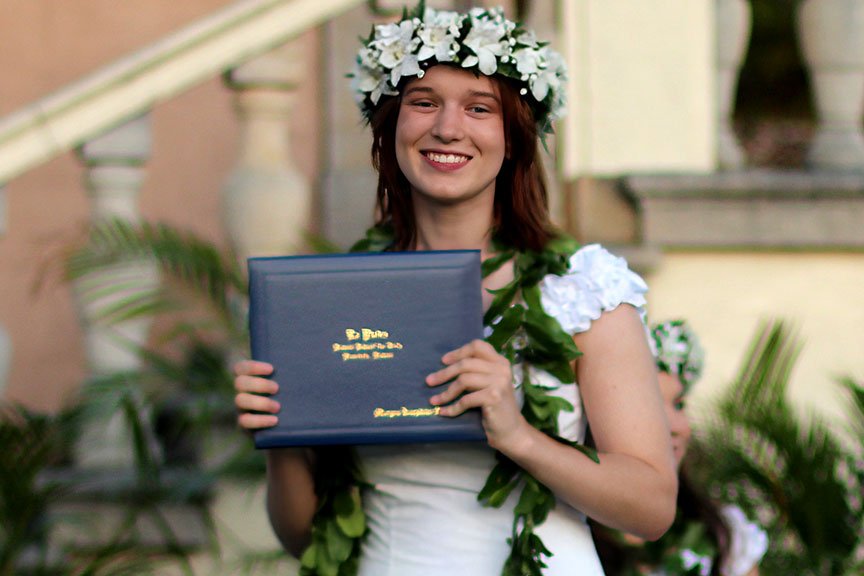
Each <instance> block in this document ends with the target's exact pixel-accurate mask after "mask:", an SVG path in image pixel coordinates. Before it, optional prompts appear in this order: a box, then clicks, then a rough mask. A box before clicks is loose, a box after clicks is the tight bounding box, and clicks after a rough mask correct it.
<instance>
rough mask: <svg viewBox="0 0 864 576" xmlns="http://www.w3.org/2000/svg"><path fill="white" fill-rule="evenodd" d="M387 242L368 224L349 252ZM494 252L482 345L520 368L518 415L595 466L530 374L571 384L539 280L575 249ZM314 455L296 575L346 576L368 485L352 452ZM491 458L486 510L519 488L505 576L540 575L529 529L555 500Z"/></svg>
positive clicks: (561, 337)
mask: <svg viewBox="0 0 864 576" xmlns="http://www.w3.org/2000/svg"><path fill="white" fill-rule="evenodd" d="M392 242H393V235H392V231H391V230H389V229H388V228H386V227H373V228H371V229H370V230H369V231H367V233H366V236H365V238H363V239H362V240H360V241H359V242H358V243H357V244H355V245H354V246H353V247H352V249H351V250H352V252H378V251H384V250H387V249H388V248H389V247H390V246H391V245H392ZM494 248H495V252H496V256H494V257H492V258H488V259H487V260H486V261H485V262H483V276H484V277H486V276H488V275H489V274H491V273H493V272H494V271H496V270H498V269H499V268H501V266H503V265H504V264H505V263H507V262H509V261H511V260H512V261H513V272H514V274H513V280H512V281H511V282H510V283H509V284H507V285H506V286H504V287H503V288H500V289H498V290H495V291H493V292H492V293H493V294H494V296H495V297H494V299H493V301H492V304H491V306H490V307H489V309H488V310H487V312H486V314H485V316H484V319H483V320H484V323H485V324H486V326H489V327H491V329H492V333H491V334H490V335H489V337H488V338H487V341H488V342H489V343H490V344H492V346H493V347H494V348H495V350H497V351H498V352H499V353H500V354H502V355H504V356H505V357H506V358H507V359H508V360H510V363H511V365H513V366H514V369H519V370H521V371H522V392H523V395H524V402H523V405H522V415H523V416H524V417H525V419H526V420H527V421H528V423H530V424H531V425H532V426H534V427H535V428H537V429H538V430H540V431H541V432H543V433H545V434H548V435H549V436H550V437H552V438H554V439H556V440H557V441H559V442H562V443H564V444H567V445H569V446H573V447H574V448H576V449H578V450H580V451H581V452H583V453H584V454H586V455H587V456H589V457H590V458H591V459H592V460H594V461H595V462H599V459H598V457H597V453H596V452H595V451H593V450H591V449H590V448H588V447H586V446H583V445H580V444H578V443H576V442H571V441H569V440H566V439H564V438H561V437H560V436H559V435H558V415H559V414H560V413H561V412H562V411H567V412H571V411H573V405H572V404H570V403H569V402H568V401H566V400H564V399H563V398H559V397H557V396H551V395H549V394H548V393H547V392H548V389H547V388H545V387H543V386H538V385H536V384H534V383H533V382H531V378H530V373H529V370H528V366H534V367H535V368H538V369H542V370H545V371H547V372H549V373H550V374H552V375H553V376H555V377H556V378H557V379H558V380H559V381H560V382H561V383H562V384H574V383H575V376H574V374H573V369H572V366H571V364H572V362H573V360H575V359H576V357H577V356H579V354H580V352H579V350H578V349H577V348H576V345H575V344H574V342H573V339H572V337H571V336H570V335H569V334H567V333H566V332H565V331H564V330H563V329H562V328H561V325H560V324H559V323H558V322H557V321H556V320H555V319H554V318H552V317H551V316H549V315H548V314H547V313H546V312H545V311H544V310H543V307H542V305H541V303H540V287H539V283H540V281H541V280H542V279H543V278H544V277H545V276H546V275H548V274H556V275H559V276H560V275H563V274H565V273H567V271H568V262H569V258H570V255H572V254H573V252H575V250H576V249H577V248H578V244H577V243H576V241H575V240H573V239H572V238H569V237H567V236H558V237H556V238H554V239H553V240H551V241H550V242H549V243H548V244H547V245H546V247H545V249H544V250H543V251H542V252H534V251H526V252H518V251H516V250H513V249H510V248H508V247H506V246H503V245H501V244H500V243H498V242H495V243H494ZM316 452H317V456H318V457H317V467H316V493H317V495H318V498H319V501H318V510H317V512H316V514H315V518H314V520H313V525H312V541H311V543H310V545H309V547H308V548H307V549H306V551H305V552H304V553H303V556H302V557H301V560H300V565H301V569H300V574H301V576H351V575H354V574H356V572H357V560H358V556H359V552H360V544H361V542H362V539H363V536H364V535H365V533H366V524H365V515H364V513H363V509H362V502H361V500H360V487H363V486H368V484H366V483H365V482H364V481H363V478H362V475H361V474H360V471H359V466H358V464H357V457H356V454H355V453H354V450H353V449H351V448H349V447H334V448H329V449H326V450H325V449H317V450H316ZM496 458H497V464H496V465H495V467H494V468H493V469H492V472H491V473H490V474H489V477H488V478H487V480H486V484H485V486H483V489H482V490H481V491H480V493H479V494H478V495H477V499H478V500H479V501H480V502H482V503H483V504H484V505H485V506H493V507H500V506H502V505H503V504H504V502H506V501H507V499H508V497H509V496H510V494H511V493H513V491H514V490H515V489H516V488H517V487H519V486H521V494H520V496H519V500H518V502H517V504H516V507H515V509H514V518H513V530H512V536H511V537H510V538H508V543H509V544H510V556H509V557H508V558H507V561H506V562H505V564H504V567H503V570H502V576H526V575H530V576H535V575H536V576H540V575H541V574H542V568H545V567H546V564H545V562H544V561H543V559H544V556H545V557H549V556H551V555H552V552H550V551H549V550H548V549H547V548H546V547H545V546H544V545H543V542H542V541H541V539H540V537H539V536H538V535H537V534H536V533H535V532H534V529H535V528H536V527H537V526H539V525H540V524H542V523H543V522H544V521H545V520H546V517H547V516H548V515H549V512H550V511H551V510H552V509H553V508H554V507H555V495H554V494H553V493H552V491H551V490H549V488H547V487H546V486H544V485H543V484H541V483H540V482H538V481H537V480H536V479H535V478H533V477H532V476H531V475H530V474H528V473H527V472H525V471H524V470H522V469H521V468H520V467H519V466H518V465H517V464H516V463H515V462H513V461H512V460H510V459H509V458H507V457H506V456H504V455H503V454H501V453H500V452H499V453H496Z"/></svg>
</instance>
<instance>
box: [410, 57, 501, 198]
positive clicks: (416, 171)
mask: <svg viewBox="0 0 864 576" xmlns="http://www.w3.org/2000/svg"><path fill="white" fill-rule="evenodd" d="M505 154H506V143H505V142H504V116H503V111H502V107H501V98H500V92H499V88H498V85H497V84H496V83H495V82H494V81H492V80H491V79H490V78H489V77H487V76H483V75H480V76H479V77H477V76H474V74H472V73H471V72H468V71H465V70H460V69H458V68H453V67H451V66H433V67H432V68H430V69H429V70H427V71H426V74H425V75H424V76H423V78H417V79H415V80H412V81H411V82H410V83H409V84H407V85H406V87H405V89H404V92H403V94H402V102H401V105H400V108H399V119H398V121H397V124H396V159H397V160H398V162H399V168H400V169H401V170H402V173H403V174H404V175H405V177H406V178H407V179H408V182H409V183H410V184H411V190H412V194H413V197H414V205H415V207H421V206H423V205H424V204H434V205H455V204H459V203H463V202H470V201H472V200H477V199H484V200H488V202H489V205H491V202H492V200H493V199H494V195H495V178H496V177H497V176H498V172H499V171H500V169H501V165H502V163H503V162H504V157H505Z"/></svg>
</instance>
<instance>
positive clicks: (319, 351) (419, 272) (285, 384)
mask: <svg viewBox="0 0 864 576" xmlns="http://www.w3.org/2000/svg"><path fill="white" fill-rule="evenodd" d="M248 265H249V329H250V340H251V348H252V358H254V359H256V360H262V361H265V362H269V363H271V364H273V366H274V372H273V375H272V378H273V379H274V380H276V381H277V382H278V383H279V391H278V392H277V393H276V394H275V396H274V398H275V399H276V400H277V401H278V402H279V403H280V405H281V411H280V412H279V414H278V416H279V423H278V424H277V425H276V426H275V427H273V428H267V429H263V430H259V431H256V432H255V434H254V436H255V446H256V447H257V448H274V447H279V446H309V445H320V444H386V443H406V442H440V441H461V440H482V439H484V438H485V434H484V432H483V429H482V426H481V424H480V414H479V411H477V410H469V411H468V412H466V413H464V414H462V415H460V416H458V417H455V418H449V417H444V416H440V415H438V413H437V412H438V410H437V408H436V407H435V406H432V405H431V404H430V403H429V398H430V397H432V396H433V395H435V394H437V393H440V392H441V391H443V390H444V389H445V387H446V386H447V385H446V384H443V385H441V386H437V387H435V388H430V387H429V386H427V385H426V382H425V378H426V376H427V375H428V374H430V373H432V372H434V371H436V370H439V369H440V368H442V367H443V364H442V363H441V357H442V356H443V355H444V354H445V353H446V352H448V351H450V350H454V349H456V348H458V347H460V346H462V345H464V344H466V343H468V342H469V341H471V340H473V339H475V338H482V337H483V310H482V308H483V306H482V301H481V287H480V283H481V271H480V252H479V251H477V250H452V251H430V252H382V253H356V254H354V253H352V254H326V255H315V256H281V257H273V258H250V259H249V260H248Z"/></svg>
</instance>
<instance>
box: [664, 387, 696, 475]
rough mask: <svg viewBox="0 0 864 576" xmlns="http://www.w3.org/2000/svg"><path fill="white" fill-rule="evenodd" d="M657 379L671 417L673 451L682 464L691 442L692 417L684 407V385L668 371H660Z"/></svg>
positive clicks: (677, 463) (667, 413)
mask: <svg viewBox="0 0 864 576" xmlns="http://www.w3.org/2000/svg"><path fill="white" fill-rule="evenodd" d="M657 379H658V380H659V381H660V393H661V394H662V395H663V406H664V408H665V409H666V417H667V418H668V419H669V428H670V430H671V432H672V451H673V452H674V454H675V463H676V465H678V466H680V465H681V460H683V459H684V455H685V454H686V453H687V445H688V444H689V443H690V419H689V418H688V417H687V411H686V410H685V408H684V387H683V386H682V385H681V381H680V380H679V379H678V377H677V376H673V375H672V374H669V373H668V372H660V374H659V375H658V377H657Z"/></svg>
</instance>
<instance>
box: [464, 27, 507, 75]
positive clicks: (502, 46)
mask: <svg viewBox="0 0 864 576" xmlns="http://www.w3.org/2000/svg"><path fill="white" fill-rule="evenodd" d="M506 33H507V28H506V27H505V26H504V25H503V24H502V23H500V22H495V21H492V20H485V19H482V20H481V19H478V18H477V17H476V16H475V15H474V13H473V11H472V14H471V31H470V32H469V33H468V36H467V37H466V38H465V40H464V42H463V44H465V46H467V47H468V48H470V49H471V50H472V51H473V52H474V54H475V56H469V57H468V58H466V59H465V61H464V62H463V63H462V66H463V67H465V68H469V67H471V66H475V65H477V64H479V68H480V72H482V73H483V74H486V75H487V76H491V75H492V74H494V73H495V72H496V71H497V70H498V57H499V56H503V55H504V54H505V51H506V50H508V49H509V47H510V45H509V43H508V42H507V41H506V40H504V41H503V42H502V40H501V39H502V38H504V35H505V34H506Z"/></svg>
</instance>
